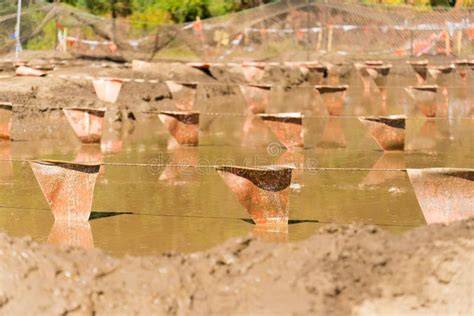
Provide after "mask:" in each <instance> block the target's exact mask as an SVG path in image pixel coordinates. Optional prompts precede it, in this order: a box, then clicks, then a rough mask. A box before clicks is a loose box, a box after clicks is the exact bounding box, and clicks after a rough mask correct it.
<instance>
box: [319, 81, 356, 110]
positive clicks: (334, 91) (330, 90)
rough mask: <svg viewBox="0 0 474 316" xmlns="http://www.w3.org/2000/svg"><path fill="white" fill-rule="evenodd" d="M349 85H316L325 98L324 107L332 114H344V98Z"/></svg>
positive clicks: (322, 97)
mask: <svg viewBox="0 0 474 316" xmlns="http://www.w3.org/2000/svg"><path fill="white" fill-rule="evenodd" d="M347 88H348V86H347V85H339V86H323V85H317V86H314V89H315V90H316V91H317V92H318V94H319V96H320V97H321V99H322V100H323V104H324V107H325V108H326V110H327V111H328V113H329V115H330V116H339V115H342V112H343V111H344V98H345V97H346V93H347Z"/></svg>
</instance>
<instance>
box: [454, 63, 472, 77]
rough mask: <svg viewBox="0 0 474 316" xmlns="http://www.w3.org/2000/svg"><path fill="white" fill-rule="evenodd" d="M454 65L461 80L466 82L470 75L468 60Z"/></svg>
mask: <svg viewBox="0 0 474 316" xmlns="http://www.w3.org/2000/svg"><path fill="white" fill-rule="evenodd" d="M454 65H455V67H456V71H457V73H458V74H459V76H460V77H461V79H462V80H464V81H466V80H467V75H468V73H469V61H468V60H467V59H463V60H457V61H455V62H454Z"/></svg>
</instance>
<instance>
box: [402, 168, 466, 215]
mask: <svg viewBox="0 0 474 316" xmlns="http://www.w3.org/2000/svg"><path fill="white" fill-rule="evenodd" d="M407 172H408V176H409V178H410V181H411V184H412V185H413V189H414V190H415V194H416V198H417V200H418V203H419V204H420V207H421V210H422V212H423V215H424V217H425V220H426V222H427V223H428V224H436V223H449V222H452V221H457V220H462V219H465V218H469V217H471V216H474V207H473V206H474V169H457V168H428V169H408V170H407Z"/></svg>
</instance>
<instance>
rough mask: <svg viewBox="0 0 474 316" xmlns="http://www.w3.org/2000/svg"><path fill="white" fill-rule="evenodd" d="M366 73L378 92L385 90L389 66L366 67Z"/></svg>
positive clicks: (390, 66) (390, 67)
mask: <svg viewBox="0 0 474 316" xmlns="http://www.w3.org/2000/svg"><path fill="white" fill-rule="evenodd" d="M366 67H367V68H366V69H367V72H368V73H369V76H370V77H371V78H372V80H374V82H375V84H376V85H377V87H378V88H379V90H381V91H382V90H383V89H385V87H386V86H387V78H388V75H389V73H390V69H392V65H391V64H382V65H366Z"/></svg>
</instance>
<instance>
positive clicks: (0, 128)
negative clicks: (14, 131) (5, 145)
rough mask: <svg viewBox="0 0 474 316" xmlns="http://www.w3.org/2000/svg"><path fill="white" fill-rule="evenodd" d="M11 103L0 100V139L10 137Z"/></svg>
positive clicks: (8, 138)
mask: <svg viewBox="0 0 474 316" xmlns="http://www.w3.org/2000/svg"><path fill="white" fill-rule="evenodd" d="M12 114H13V105H12V104H11V103H10V102H0V141H2V140H6V141H8V140H10V139H11V128H12Z"/></svg>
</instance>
